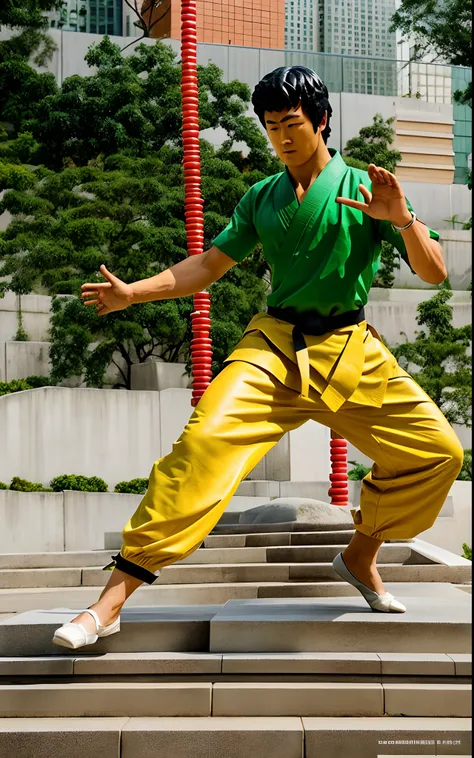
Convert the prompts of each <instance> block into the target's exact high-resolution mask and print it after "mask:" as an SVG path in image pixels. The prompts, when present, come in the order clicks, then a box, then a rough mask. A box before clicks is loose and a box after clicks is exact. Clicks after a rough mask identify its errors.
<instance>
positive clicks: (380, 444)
mask: <svg viewBox="0 0 474 758" xmlns="http://www.w3.org/2000/svg"><path fill="white" fill-rule="evenodd" d="M315 418H316V420H317V417H315ZM332 425H333V428H334V430H335V431H336V432H337V433H338V434H340V435H342V436H344V437H345V438H346V439H347V440H348V441H349V442H351V443H352V444H353V445H355V447H357V448H358V449H359V450H360V451H361V452H363V453H364V454H365V455H367V456H368V457H369V458H371V459H372V460H373V461H374V465H373V467H372V470H371V472H370V473H369V474H368V475H367V476H366V477H365V479H364V480H363V482H362V490H361V501H360V512H358V513H357V514H356V524H355V528H356V534H355V535H354V537H353V539H352V541H351V543H350V544H349V545H348V547H347V548H346V550H345V551H344V553H343V557H344V561H345V563H346V565H347V567H348V569H349V570H350V571H351V572H352V573H353V574H354V575H355V576H356V577H357V578H358V579H359V580H360V581H362V582H363V583H364V584H366V585H367V586H369V587H370V588H371V589H373V590H375V591H376V592H378V593H379V594H382V593H383V592H385V589H384V586H383V583H382V580H381V578H380V575H379V573H378V571H377V568H376V565H375V563H376V558H377V553H378V550H379V549H380V546H381V545H382V544H383V542H384V541H385V540H389V539H410V538H412V537H416V535H418V534H420V532H423V531H425V530H426V529H429V528H430V526H432V525H433V524H434V522H435V520H436V518H437V516H438V514H439V512H440V510H441V508H442V506H443V503H444V502H445V500H446V497H447V495H448V493H449V490H450V488H451V485H452V483H453V482H454V481H455V479H456V477H457V475H458V473H459V471H460V470H461V466H462V459H463V450H462V447H461V444H460V442H459V440H458V438H457V436H456V434H455V432H454V430H453V429H452V427H451V426H450V425H449V423H448V422H447V421H446V419H445V417H444V416H443V414H442V413H441V411H440V410H439V408H438V407H437V406H436V405H435V403H434V402H433V401H432V400H431V398H430V397H429V396H428V395H427V394H426V393H425V392H424V391H423V390H422V389H421V388H420V387H419V386H418V385H417V384H416V382H415V381H414V380H413V379H412V378H411V377H408V376H399V377H394V378H393V379H390V380H389V382H388V387H387V392H386V396H385V400H384V403H383V406H382V407H381V408H374V407H370V406H361V405H355V404H353V403H350V402H348V403H346V404H345V405H344V406H343V408H341V410H340V411H338V413H337V414H335V416H334V420H333V424H332Z"/></svg>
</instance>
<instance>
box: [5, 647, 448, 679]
mask: <svg viewBox="0 0 474 758" xmlns="http://www.w3.org/2000/svg"><path fill="white" fill-rule="evenodd" d="M453 666H454V664H453ZM221 668H222V656H221V655H211V654H207V655H206V654H198V653H166V652H162V653H105V654H103V655H91V656H81V657H80V658H76V659H75V662H74V674H75V675H76V676H109V675H120V676H129V675H133V676H139V675H151V674H153V675H159V676H180V675H189V676H194V675H198V674H220V673H221ZM0 671H1V667H0Z"/></svg>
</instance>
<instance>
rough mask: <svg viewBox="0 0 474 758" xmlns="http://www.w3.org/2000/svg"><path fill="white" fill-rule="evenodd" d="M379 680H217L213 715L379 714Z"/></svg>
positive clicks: (359, 715)
mask: <svg viewBox="0 0 474 758" xmlns="http://www.w3.org/2000/svg"><path fill="white" fill-rule="evenodd" d="M383 712H384V699H383V689H382V685H381V684H372V683H368V684H367V683H363V684H362V683H361V684H359V683H357V684H355V683H351V682H348V683H345V682H344V683H341V684H335V683H333V682H324V683H319V682H298V683H294V682H284V683H279V684H278V685H275V683H274V682H262V683H260V682H232V683H228V682H217V683H216V684H214V688H213V698H212V715H213V716H358V717H362V716H365V717H368V716H382V715H383Z"/></svg>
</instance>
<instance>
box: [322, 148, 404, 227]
mask: <svg viewBox="0 0 474 758" xmlns="http://www.w3.org/2000/svg"><path fill="white" fill-rule="evenodd" d="M368 173H369V177H370V180H371V181H372V192H370V191H369V190H368V189H367V187H365V186H364V185H363V184H359V191H360V193H361V194H362V195H363V196H364V199H365V203H361V202H359V201H358V200H349V199H347V198H344V197H338V198H337V199H336V202H338V203H341V205H347V206H349V208H357V210H360V211H362V212H363V213H366V214H367V215H368V216H370V218H375V219H382V220H387V221H390V222H391V223H392V224H395V225H397V226H404V224H407V223H408V222H409V221H410V219H411V214H410V211H409V210H408V207H407V204H406V201H405V195H404V193H403V190H402V188H401V186H400V183H399V181H398V179H397V178H396V176H395V175H394V174H391V173H390V171H387V170H386V169H385V168H381V167H380V166H375V165H374V164H373V163H371V164H370V166H369V169H368Z"/></svg>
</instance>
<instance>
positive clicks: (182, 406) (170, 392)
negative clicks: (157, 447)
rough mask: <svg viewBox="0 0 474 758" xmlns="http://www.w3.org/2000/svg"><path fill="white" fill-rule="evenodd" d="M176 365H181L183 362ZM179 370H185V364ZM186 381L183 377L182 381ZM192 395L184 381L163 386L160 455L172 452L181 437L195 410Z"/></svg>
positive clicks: (161, 395) (161, 394)
mask: <svg viewBox="0 0 474 758" xmlns="http://www.w3.org/2000/svg"><path fill="white" fill-rule="evenodd" d="M170 365H172V364H170ZM176 365H179V366H181V364H176ZM178 370H184V366H183V367H182V369H178ZM176 379H178V377H176ZM184 381H185V380H184V377H183V378H182V382H184ZM188 381H189V379H188V377H186V383H187V382H188ZM179 388H180V389H179ZM191 397H192V390H188V389H184V386H183V384H182V383H181V384H177V383H175V385H174V388H171V387H170V385H169V384H168V387H167V388H163V391H162V392H160V441H161V452H160V456H163V455H168V453H170V452H171V449H172V447H173V444H174V443H175V442H176V440H178V439H179V438H180V437H181V435H182V433H183V431H184V428H185V426H186V425H187V423H188V421H189V419H190V418H191V416H192V414H193V412H194V408H193V407H192V405H191Z"/></svg>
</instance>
